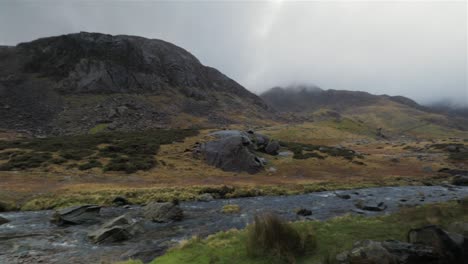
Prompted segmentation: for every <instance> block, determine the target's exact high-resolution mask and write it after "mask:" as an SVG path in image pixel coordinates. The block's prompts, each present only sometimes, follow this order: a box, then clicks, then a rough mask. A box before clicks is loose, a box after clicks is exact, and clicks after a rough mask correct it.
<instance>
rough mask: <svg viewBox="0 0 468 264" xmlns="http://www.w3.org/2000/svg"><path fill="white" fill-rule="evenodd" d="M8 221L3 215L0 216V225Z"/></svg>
mask: <svg viewBox="0 0 468 264" xmlns="http://www.w3.org/2000/svg"><path fill="white" fill-rule="evenodd" d="M9 222H10V220H8V219H6V218H5V217H1V216H0V225H3V224H6V223H9Z"/></svg>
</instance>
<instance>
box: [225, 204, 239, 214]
mask: <svg viewBox="0 0 468 264" xmlns="http://www.w3.org/2000/svg"><path fill="white" fill-rule="evenodd" d="M221 212H223V213H225V214H235V213H239V212H240V206H239V205H237V204H227V205H225V206H223V209H221Z"/></svg>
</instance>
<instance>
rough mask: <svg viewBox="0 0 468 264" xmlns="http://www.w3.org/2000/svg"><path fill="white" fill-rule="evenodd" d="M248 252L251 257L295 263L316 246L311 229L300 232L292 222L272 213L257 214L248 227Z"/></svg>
mask: <svg viewBox="0 0 468 264" xmlns="http://www.w3.org/2000/svg"><path fill="white" fill-rule="evenodd" d="M246 246H247V254H248V255H249V256H251V257H262V258H265V257H273V258H275V259H278V260H280V261H282V262H288V263H295V262H296V257H298V256H301V255H303V254H304V253H305V252H306V251H307V249H308V248H309V247H315V241H314V236H313V235H312V232H311V230H305V231H304V230H302V231H301V232H298V231H297V230H296V229H295V228H294V227H293V226H292V225H291V224H289V223H287V222H285V221H283V220H282V219H281V218H279V217H278V216H276V215H275V214H272V213H266V214H262V215H257V216H255V219H254V222H253V224H251V225H249V226H248V227H247V243H246Z"/></svg>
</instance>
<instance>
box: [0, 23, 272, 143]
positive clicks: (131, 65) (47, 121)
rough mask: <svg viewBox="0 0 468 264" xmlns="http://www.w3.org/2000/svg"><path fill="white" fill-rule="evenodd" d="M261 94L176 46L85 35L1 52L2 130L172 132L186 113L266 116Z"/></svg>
mask: <svg viewBox="0 0 468 264" xmlns="http://www.w3.org/2000/svg"><path fill="white" fill-rule="evenodd" d="M266 110H267V107H266V105H265V104H264V103H263V101H262V100H261V99H260V98H258V97H257V96H256V95H254V94H252V93H250V92H249V91H247V90H246V89H245V88H243V87H242V86H241V85H239V84H238V83H236V82H235V81H233V80H232V79H230V78H228V77H226V76H225V75H223V74H222V73H220V72H219V71H217V70H216V69H214V68H210V67H207V66H204V65H202V64H201V63H200V61H199V60H198V59H197V58H195V57H194V56H193V55H192V54H190V53H189V52H187V51H186V50H184V49H182V48H180V47H177V46H175V45H173V44H171V43H168V42H165V41H162V40H157V39H146V38H142V37H136V36H126V35H118V36H112V35H106V34H99V33H87V32H81V33H77V34H69V35H62V36H57V37H48V38H42V39H38V40H35V41H32V42H27V43H21V44H19V45H17V46H15V47H2V48H1V49H0V123H1V126H2V127H3V128H10V129H24V130H29V131H32V132H34V133H36V134H44V133H46V134H51V133H53V134H78V133H83V132H88V131H89V130H90V129H91V128H93V127H95V126H97V125H99V124H101V126H103V127H105V129H108V130H112V129H119V130H134V129H142V128H151V127H153V128H157V127H161V126H168V125H169V124H170V122H171V116H172V115H174V114H177V113H180V112H183V113H187V114H190V115H194V116H202V117H205V118H207V120H209V122H210V123H216V124H218V123H222V124H224V123H226V122H232V121H230V117H229V113H233V112H236V114H241V115H242V114H243V115H245V116H249V117H251V118H254V117H258V118H264V117H266V116H268V113H267V111H266Z"/></svg>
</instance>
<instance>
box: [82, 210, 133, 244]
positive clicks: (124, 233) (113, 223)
mask: <svg viewBox="0 0 468 264" xmlns="http://www.w3.org/2000/svg"><path fill="white" fill-rule="evenodd" d="M138 231H139V228H138V224H137V223H134V222H133V221H132V219H131V218H130V217H129V216H127V215H122V216H119V217H117V218H114V219H112V220H110V221H109V222H107V223H105V224H104V225H102V226H101V227H100V228H99V229H97V230H95V231H93V232H91V233H89V235H88V238H89V239H90V240H91V241H92V242H93V243H96V244H102V243H113V242H120V241H125V240H128V239H130V238H132V237H133V236H135V234H136V233H137V232H138Z"/></svg>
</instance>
